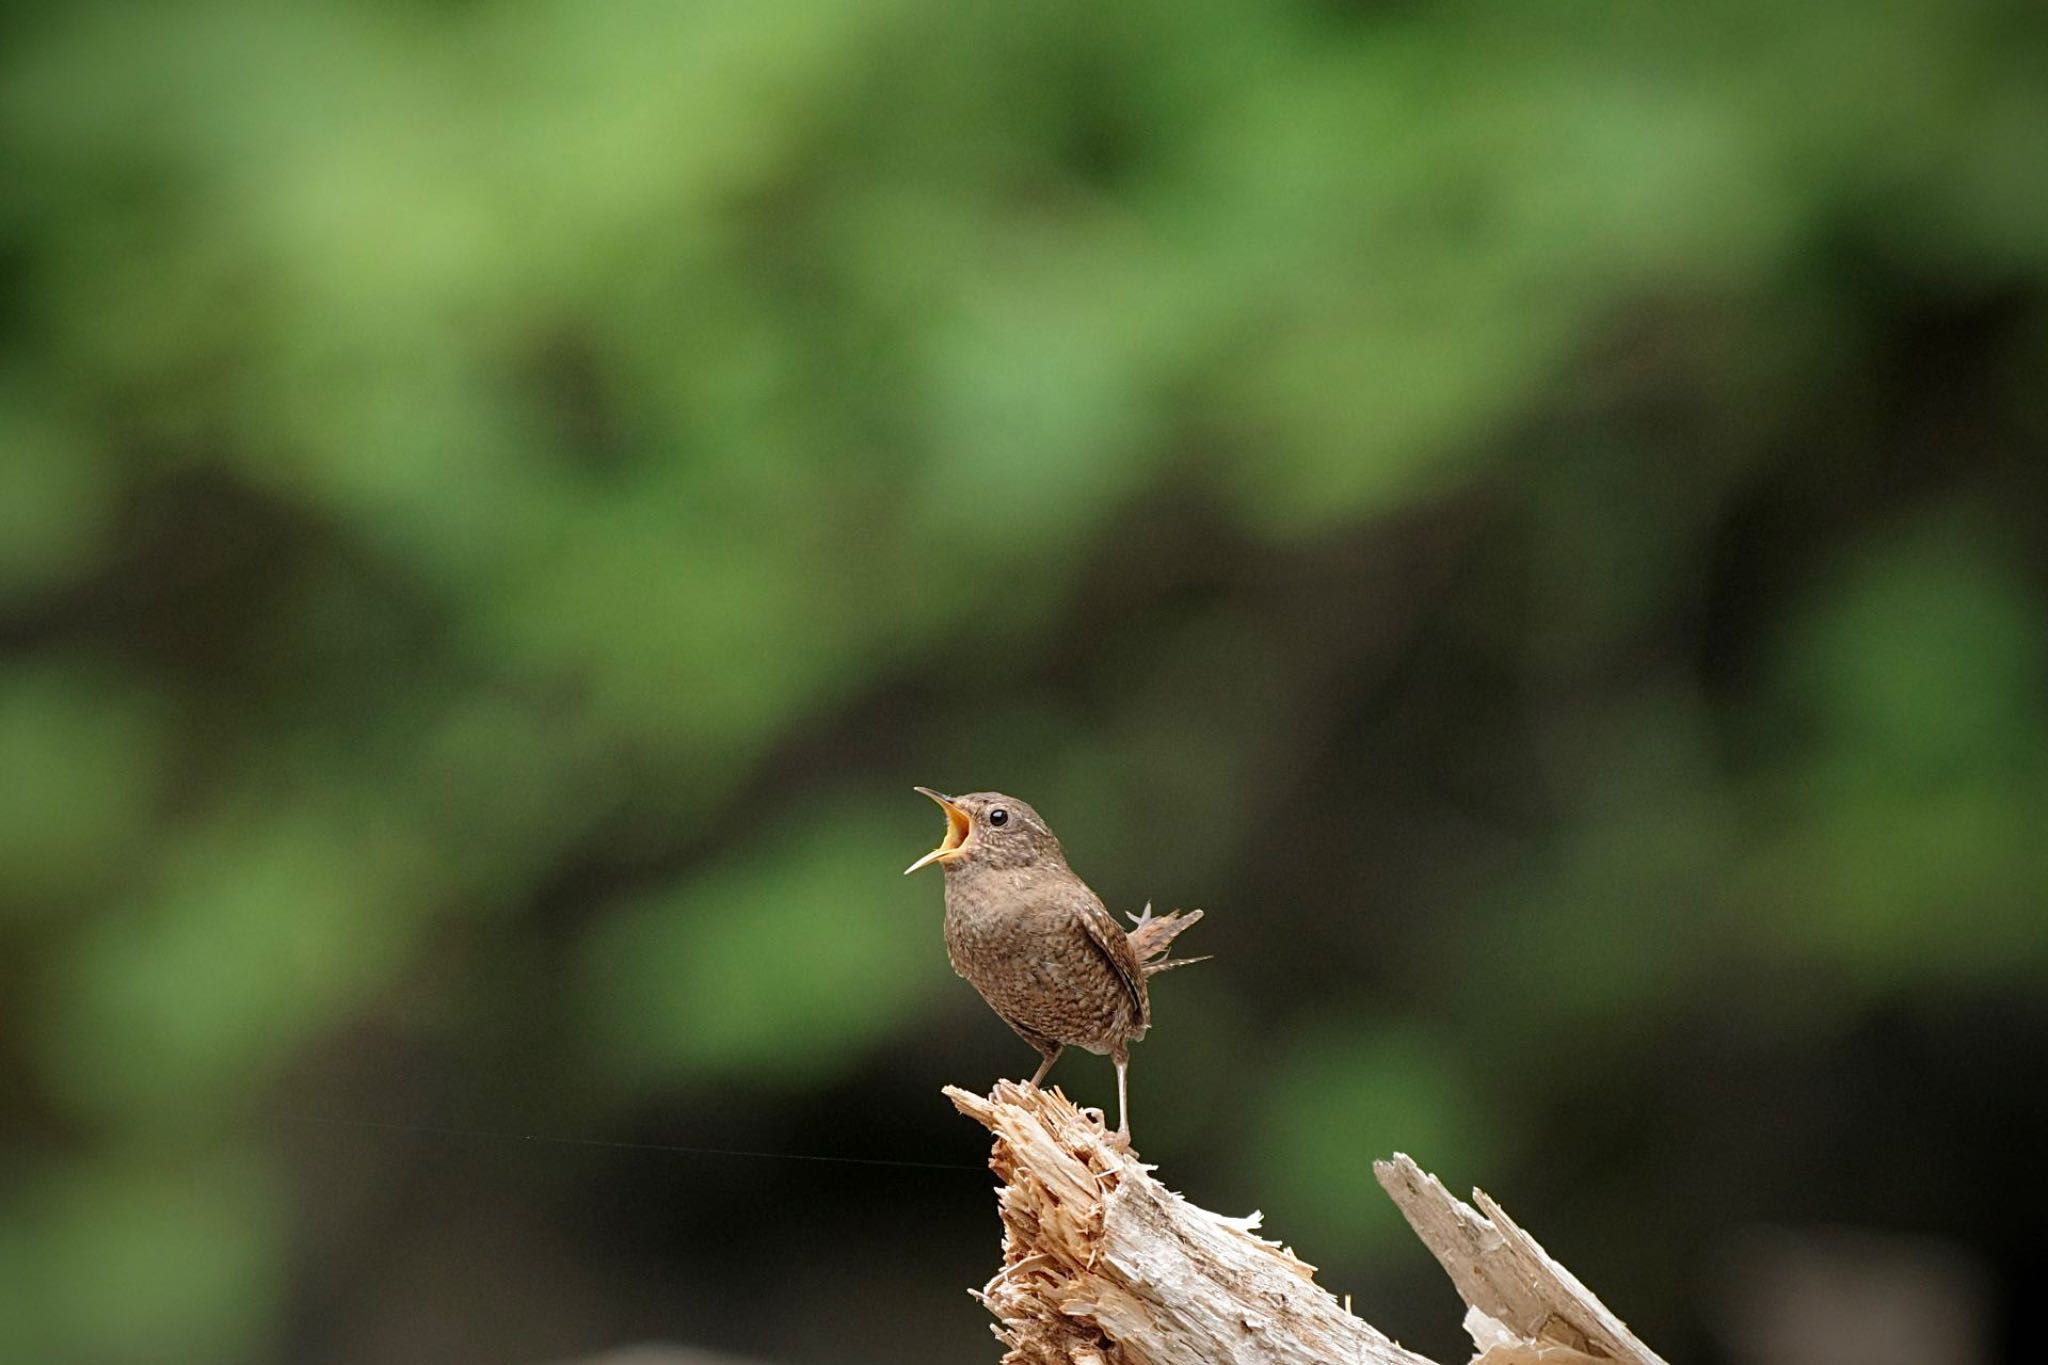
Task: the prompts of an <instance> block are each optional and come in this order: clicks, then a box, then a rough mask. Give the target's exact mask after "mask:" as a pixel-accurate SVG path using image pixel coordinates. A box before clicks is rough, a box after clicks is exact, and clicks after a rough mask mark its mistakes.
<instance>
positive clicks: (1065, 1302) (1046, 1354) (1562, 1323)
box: [946, 1081, 1663, 1365]
mask: <svg viewBox="0 0 2048 1365" xmlns="http://www.w3.org/2000/svg"><path fill="white" fill-rule="evenodd" d="M946 1095H947V1097H948V1098H950V1099H951V1100H952V1101H953V1103H954V1104H955V1105H956V1106H958V1108H959V1109H960V1111H961V1112H962V1113H964V1114H967V1115H968V1116H970V1117H972V1118H974V1119H976V1120H977V1121H979V1122H980V1123H982V1124H983V1125H984V1126H986V1127H987V1128H988V1129H989V1131H990V1132H992V1133H994V1134H995V1139H996V1141H995V1150H994V1152H993V1154H992V1155H991V1156H990V1158H989V1166H990V1168H991V1169H993V1170H994V1171H995V1173H996V1175H997V1177H998V1178H999V1179H1000V1180H1001V1181H1002V1188H1001V1189H1000V1190H999V1191H998V1192H997V1204H998V1206H999V1209H1000V1212H1001V1215H1002V1220H1003V1268H1002V1270H1001V1271H1000V1272H999V1273H998V1274H997V1275H996V1277H995V1278H994V1279H992V1280H990V1281H989V1282H988V1284H987V1285H986V1286H985V1287H984V1288H983V1289H982V1290H981V1292H980V1294H979V1295H978V1297H979V1298H980V1299H981V1301H982V1302H983V1303H984V1304H985V1305H986V1306H987V1307H988V1309H989V1311H990V1312H991V1313H993V1314H994V1315H995V1316H996V1318H997V1320H998V1322H999V1324H1000V1325H999V1326H998V1327H997V1328H996V1329H995V1332H996V1336H997V1337H998V1338H999V1339H1001V1340H1002V1342H1003V1343H1004V1345H1006V1346H1007V1347H1008V1348H1009V1349H1008V1351H1007V1353H1006V1354H1005V1355H1004V1357H1003V1359H1004V1361H1005V1365H1340V1363H1341V1365H1430V1362H1428V1361H1427V1360H1425V1359H1424V1358H1423V1357H1421V1356H1419V1355H1416V1354H1415V1353H1414V1352H1412V1351H1408V1350H1405V1349H1403V1348H1402V1347H1401V1346H1399V1345H1397V1344H1396V1343H1395V1342H1393V1341H1392V1340H1390V1339H1389V1338H1388V1337H1387V1336H1386V1335H1384V1334H1383V1333H1381V1332H1380V1331H1379V1330H1378V1329H1376V1328H1374V1327H1373V1326H1372V1325H1371V1324H1370V1323H1367V1322H1364V1321H1362V1320H1360V1319H1359V1318H1356V1317H1353V1316H1352V1315H1351V1314H1350V1313H1348V1312H1347V1311H1345V1308H1344V1306H1342V1305H1340V1304H1339V1303H1338V1302H1337V1301H1336V1299H1334V1298H1332V1297H1331V1296H1330V1295H1329V1294H1328V1293H1327V1292H1325V1291H1324V1290H1322V1289H1321V1288H1319V1287H1317V1285H1316V1284H1315V1281H1314V1274H1315V1271H1314V1267H1312V1266H1309V1265H1306V1264H1304V1263H1303V1262H1302V1261H1300V1260H1299V1259H1297V1258H1296V1257H1295V1255H1294V1253H1293V1252H1292V1251H1290V1250H1289V1249H1287V1248H1286V1247H1283V1246H1281V1245H1279V1244H1278V1243H1277V1242H1269V1241H1267V1240H1265V1239H1264V1238H1261V1237H1257V1236H1254V1235H1253V1233H1252V1229H1254V1228H1256V1227H1257V1226H1258V1223H1259V1215H1257V1214H1256V1213H1254V1214H1252V1215H1251V1216H1250V1217H1248V1218H1227V1217H1224V1216H1223V1215H1221V1214H1217V1213H1211V1212H1209V1211H1208V1210H1206V1209H1201V1208H1197V1207H1196V1206H1194V1205H1193V1204H1190V1203H1188V1202H1187V1201H1186V1200H1185V1199H1182V1198H1181V1197H1180V1196H1179V1195H1177V1194H1175V1193H1174V1192H1173V1191H1171V1190H1169V1189H1167V1188H1166V1187H1165V1186H1164V1185H1161V1184H1160V1183H1159V1182H1158V1181H1157V1180H1155V1179H1153V1178H1152V1172H1151V1168H1150V1167H1148V1166H1146V1165H1144V1164H1143V1163H1142V1162H1140V1161H1138V1160H1137V1159H1136V1158H1135V1157H1134V1156H1133V1155H1132V1154H1131V1153H1129V1152H1128V1151H1125V1150H1123V1149H1121V1148H1119V1147H1117V1146H1116V1145H1114V1143H1112V1142H1111V1141H1110V1140H1109V1135H1108V1133H1107V1132H1106V1131H1105V1130H1104V1128H1103V1126H1102V1123H1101V1120H1100V1117H1099V1116H1097V1115H1093V1114H1092V1111H1091V1112H1090V1113H1083V1112H1081V1111H1079V1110H1077V1109H1075V1108H1074V1106H1073V1105H1072V1104H1070V1103H1069V1102H1068V1101H1067V1099H1066V1097H1065V1096H1064V1095H1061V1094H1060V1093H1059V1092H1058V1091H1057V1090H1050V1091H1039V1090H1035V1089H1033V1088H1031V1087H1030V1086H1026V1085H1018V1084H1015V1083H1013V1082H1009V1081H1004V1082H1001V1083H999V1084H998V1085H997V1086H996V1088H995V1090H994V1092H993V1093H991V1094H989V1095H987V1096H985V1097H984V1096H981V1095H971V1094H968V1093H967V1092H966V1091H963V1090H958V1089H954V1088H952V1087H948V1088H947V1090H946ZM1376 1169H1377V1170H1378V1172H1379V1177H1380V1183H1381V1184H1382V1185H1385V1186H1386V1187H1387V1191H1388V1193H1389V1194H1391V1195H1393V1197H1394V1200H1395V1202H1396V1203H1397V1204H1399V1205H1400V1206H1401V1210H1402V1212H1403V1213H1404V1214H1406V1215H1407V1217H1408V1221H1409V1223H1410V1225H1411V1226H1413V1227H1414V1228H1415V1231H1416V1233H1417V1235H1418V1236H1420V1237H1421V1238H1422V1239H1423V1241H1424V1243H1425V1244H1426V1245H1428V1247H1429V1249H1430V1250H1431V1251H1432V1252H1433V1253H1435V1255H1436V1257H1437V1259H1438V1260H1439V1261H1441V1262H1443V1264H1444V1268H1445V1269H1446V1270H1448V1271H1449V1272H1450V1274H1451V1279H1452V1282H1453V1283H1455V1284H1456V1285H1457V1287H1458V1291H1459V1293H1460V1294H1461V1295H1462V1296H1463V1297H1464V1298H1465V1299H1466V1302H1467V1303H1468V1304H1469V1305H1470V1310H1469V1311H1468V1313H1467V1314H1466V1319H1465V1327H1466V1330H1467V1331H1468V1332H1469V1333H1470V1334H1471V1335H1472V1339H1473V1344H1474V1347H1475V1349H1476V1352H1477V1354H1476V1355H1475V1356H1474V1365H1607V1362H1620V1363H1621V1365H1663V1362H1662V1361H1660V1360H1658V1358H1657V1357H1656V1356H1655V1355H1654V1354H1652V1353H1651V1352H1650V1350H1649V1348H1647V1347H1645V1346H1644V1345H1643V1344H1642V1343H1641V1342H1639V1341H1637V1340H1636V1339H1635V1337H1634V1336H1633V1335H1631V1334H1630V1333H1629V1330H1628V1328H1627V1327H1625V1326H1623V1325H1622V1323H1621V1321H1620V1320H1619V1319H1618V1318H1616V1317H1615V1316H1614V1315H1613V1314H1612V1313H1609V1312H1608V1311H1607V1309H1606V1308H1605V1307H1603V1306H1602V1305H1601V1303H1600V1301H1599V1300H1598V1299H1596V1298H1594V1297H1593V1295H1592V1294H1591V1293H1590V1292H1589V1291H1588V1290H1587V1289H1586V1287H1585V1286H1584V1285H1582V1284H1580V1283H1579V1282H1578V1281H1577V1280H1576V1279H1574V1278H1573V1277H1572V1275H1571V1274H1570V1272H1568V1271H1566V1270H1565V1269H1564V1267H1562V1266H1560V1265H1558V1264H1557V1263H1556V1262H1555V1261H1553V1260H1551V1259H1550V1257H1549V1256H1548V1255H1546V1254H1545V1253H1544V1251H1543V1248H1542V1247H1540V1246H1538V1245H1537V1244H1536V1242H1535V1240H1534V1239H1532V1238H1531V1237H1530V1236H1529V1235H1528V1234H1527V1233H1525V1232H1523V1231H1522V1230H1521V1229H1520V1228H1519V1227H1516V1226H1515V1224H1514V1223H1513V1222H1512V1221H1511V1220H1510V1219H1509V1218H1508V1216H1507V1215H1506V1214H1505V1213H1502V1212H1501V1211H1500V1209H1499V1207H1498V1206H1496V1205H1495V1204H1494V1203H1493V1202H1492V1201H1491V1200H1489V1199H1487V1198H1486V1196H1485V1195H1483V1194H1478V1193H1477V1192H1475V1193H1474V1198H1475V1199H1477V1200H1478V1201H1479V1203H1480V1205H1481V1207H1482V1208H1483V1209H1484V1210H1485V1212H1484V1214H1482V1213H1480V1212H1478V1211H1476V1210H1474V1209H1472V1208H1470V1207H1469V1206H1467V1205H1465V1204H1462V1203H1460V1202H1459V1201H1458V1200H1456V1199H1454V1198H1452V1197H1451V1195H1450V1193H1449V1191H1447V1190H1445V1189H1444V1187H1443V1185H1442V1184H1441V1183H1439V1182H1438V1181H1437V1180H1435V1179H1434V1178H1433V1177H1431V1176H1429V1175H1427V1174H1425V1173H1424V1172H1423V1171H1421V1170H1420V1169H1419V1168H1417V1167H1416V1165H1415V1163H1414V1162H1412V1161H1409V1160H1408V1158H1406V1157H1405V1156H1396V1157H1395V1158H1394V1160H1393V1161H1391V1162H1380V1163H1378V1164H1377V1167H1376Z"/></svg>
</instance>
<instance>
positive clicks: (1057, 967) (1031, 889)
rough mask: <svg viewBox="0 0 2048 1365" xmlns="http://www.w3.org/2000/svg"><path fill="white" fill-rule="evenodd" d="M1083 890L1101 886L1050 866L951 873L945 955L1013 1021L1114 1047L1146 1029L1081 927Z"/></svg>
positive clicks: (1066, 1039) (1098, 1047) (1071, 1040)
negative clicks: (1051, 872)
mask: <svg viewBox="0 0 2048 1365" xmlns="http://www.w3.org/2000/svg"><path fill="white" fill-rule="evenodd" d="M1076 896H1085V897H1092V896H1093V893H1092V892H1090V891H1089V890H1088V888H1087V885H1086V884H1085V883H1083V882H1082V881H1081V879H1080V878H1079V877H1075V876H1073V875H1072V874H1068V875H1067V876H1065V877H1047V876H1045V874H1044V870H1043V869H1039V870H1038V871H1037V874H1036V875H1035V876H1019V875H1017V874H1016V873H1014V872H1012V871H1011V870H1009V869H995V868H990V869H977V870H974V871H971V872H968V871H963V872H961V873H955V874H952V875H949V876H948V877H947V879H946V955H947V957H948V958H949V959H951V961H952V964H953V970H954V971H955V972H958V973H959V974H960V975H961V976H962V977H964V978H966V980H967V981H968V982H969V983H970V984H971V985H972V986H973V987H974V988H975V989H976V990H977V991H980V992H981V996H982V999H984V1000H986V1001H988V1003H989V1006H990V1008H992V1009H994V1010H995V1012H996V1013H997V1014H999V1015H1001V1016H1002V1017H1003V1019H1004V1020H1005V1021H1006V1022H1008V1023H1009V1024H1010V1025H1011V1026H1012V1027H1013V1028H1017V1029H1019V1030H1021V1031H1025V1032H1028V1033H1035V1034H1038V1035H1040V1036H1042V1037H1044V1038H1048V1039H1050V1040H1052V1041H1053V1042H1056V1043H1066V1044H1071V1045H1073V1046H1077V1047H1083V1048H1087V1049H1088V1050H1089V1051H1091V1052H1108V1051H1110V1050H1111V1049H1112V1048H1113V1047H1115V1046H1116V1045H1117V1044H1118V1043H1119V1042H1122V1041H1124V1040H1126V1039H1132V1038H1137V1037H1140V1036H1142V1032H1143V1030H1142V1029H1140V1028H1138V1027H1137V1015H1136V1012H1135V1011H1134V1010H1133V1008H1132V1002H1131V998H1130V995H1129V993H1128V991H1127V990H1126V988H1125V986H1124V983H1123V981H1122V979H1121V978H1120V977H1119V975H1118V974H1117V972H1116V970H1115V968H1113V967H1111V966H1110V964H1109V963H1108V961H1107V960H1105V959H1104V957H1103V955H1102V951H1101V949H1099V948H1097V947H1096V946H1095V943H1094V941H1093V940H1092V939H1090V938H1089V937H1088V931H1087V930H1086V929H1084V928H1083V927H1082V926H1081V923H1080V920H1079V919H1078V917H1077V916H1076V914H1075V911H1074V909H1073V898H1074V897H1076ZM1139 989H1141V990H1142V989H1143V984H1142V981H1141V982H1140V984H1139Z"/></svg>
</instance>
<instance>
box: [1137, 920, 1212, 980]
mask: <svg viewBox="0 0 2048 1365" xmlns="http://www.w3.org/2000/svg"><path fill="white" fill-rule="evenodd" d="M1201 917H1202V912H1201V911H1199V910H1169V911H1167V912H1166V913H1165V914H1163V915H1154V914H1153V913H1152V906H1151V905H1150V904H1149V903H1148V904H1147V905H1146V906H1145V913H1143V914H1142V915H1132V916H1130V919H1131V925H1132V927H1131V930H1130V935H1131V947H1132V948H1134V949H1136V950H1137V953H1138V962H1139V964H1140V965H1141V966H1143V967H1144V969H1145V975H1147V976H1156V975H1158V974H1159V973H1160V972H1165V971H1171V970H1173V969H1174V968H1175V967H1186V966H1188V965H1190V964H1192V963H1196V962H1207V961H1208V960H1209V959H1208V958H1207V957H1206V956H1205V957H1168V956H1166V950H1167V949H1168V948H1169V947H1170V946H1171V945H1172V943H1173V941H1174V940H1175V939H1176V938H1179V937H1180V936H1181V934H1182V933H1183V932H1184V931H1185V930H1186V929H1188V927H1189V926H1191V925H1193V924H1194V922H1195V921H1196V920H1198V919H1200V918H1201Z"/></svg>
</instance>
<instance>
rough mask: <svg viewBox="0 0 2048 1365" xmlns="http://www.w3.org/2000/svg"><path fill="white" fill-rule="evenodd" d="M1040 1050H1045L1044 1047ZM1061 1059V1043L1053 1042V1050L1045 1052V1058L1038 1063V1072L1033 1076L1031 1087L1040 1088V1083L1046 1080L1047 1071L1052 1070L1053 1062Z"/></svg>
mask: <svg viewBox="0 0 2048 1365" xmlns="http://www.w3.org/2000/svg"><path fill="white" fill-rule="evenodd" d="M1040 1050H1041V1051H1044V1049H1040ZM1059 1059H1060V1045H1059V1044H1057V1043H1055V1044H1053V1048H1052V1051H1050V1052H1047V1053H1046V1054H1045V1060H1044V1061H1042V1062H1040V1063H1039V1064H1038V1070H1037V1072H1036V1073H1034V1074H1033V1075H1032V1077H1031V1088H1032V1089H1033V1090H1036V1089H1038V1087H1039V1085H1040V1084H1041V1083H1042V1082H1043V1081H1044V1080H1045V1073H1046V1072H1048V1071H1050V1070H1052V1064H1053V1063H1054V1062H1056V1061H1058V1060H1059Z"/></svg>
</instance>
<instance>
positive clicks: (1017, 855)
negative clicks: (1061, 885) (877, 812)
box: [903, 787, 1067, 877]
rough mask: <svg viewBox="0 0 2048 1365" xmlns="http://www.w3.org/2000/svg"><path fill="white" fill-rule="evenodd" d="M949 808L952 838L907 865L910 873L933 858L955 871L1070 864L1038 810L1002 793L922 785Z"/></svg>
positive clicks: (943, 807)
mask: <svg viewBox="0 0 2048 1365" xmlns="http://www.w3.org/2000/svg"><path fill="white" fill-rule="evenodd" d="M915 790H917V791H920V792H923V793H924V794H925V795H926V796H929V797H930V798H931V799H932V800H934V801H936V802H938V803H939V809H940V810H942V811H944V812H945V813H946V837H945V838H944V839H942V840H940V841H939V846H938V847H937V848H935V849H933V850H932V851H931V852H929V853H927V854H925V855H924V856H923V857H922V858H919V859H918V860H917V861H916V862H914V863H912V864H911V865H910V866H909V867H906V868H904V869H903V875H904V876H906V877H907V876H909V875H910V874H911V873H913V872H915V871H917V870H918V869H919V868H920V867H923V866H925V865H926V864H928V863H937V864H939V865H940V866H941V867H944V868H945V869H946V871H948V872H953V871H956V870H959V869H964V868H968V867H1025V866H1028V865H1030V864H1033V863H1052V864H1055V865H1058V866H1065V865H1066V861H1067V860H1066V855H1065V854H1063V853H1062V852H1061V851H1060V841H1059V840H1058V839H1055V838H1054V837H1053V834H1052V831H1051V830H1050V829H1047V828H1046V825H1045V821H1044V820H1042V819H1040V818H1039V814H1038V812H1037V811H1035V810H1033V809H1031V807H1029V806H1027V805H1025V804H1024V803H1023V802H1022V801H1019V800H1018V799H1017V798H1016V797H1014V796H1005V795H1003V794H1002V793H1001V792H969V793H968V794H967V795H965V796H942V795H940V794H939V793H938V792H935V791H933V790H932V789H931V788H930V787H918V788H916V789H915Z"/></svg>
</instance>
